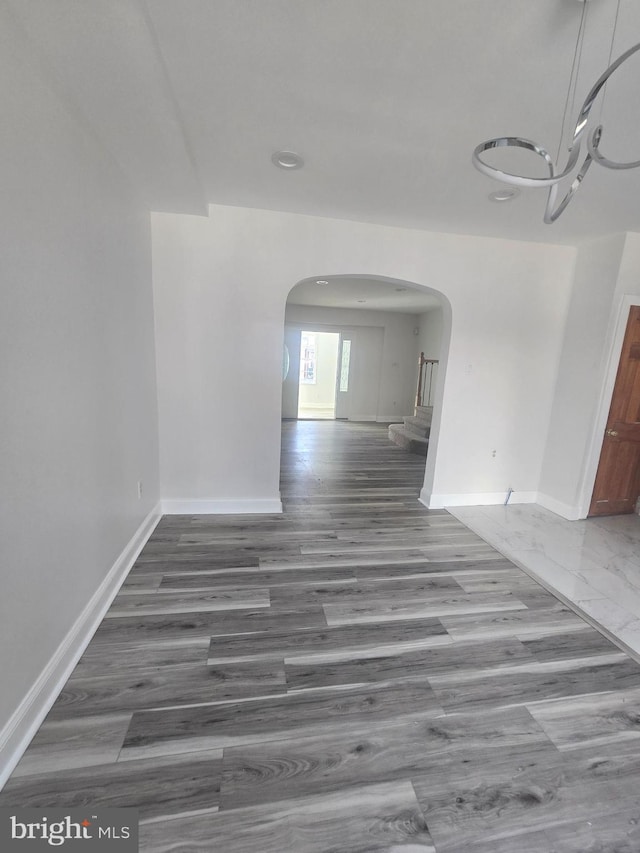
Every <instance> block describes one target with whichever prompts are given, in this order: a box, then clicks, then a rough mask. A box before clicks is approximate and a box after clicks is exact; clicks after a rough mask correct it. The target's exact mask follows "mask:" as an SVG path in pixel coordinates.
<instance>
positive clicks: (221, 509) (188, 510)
mask: <svg viewBox="0 0 640 853" xmlns="http://www.w3.org/2000/svg"><path fill="white" fill-rule="evenodd" d="M281 512H282V501H281V500H280V498H279V497H277V498H262V499H258V500H255V499H251V498H248V499H239V500H234V499H230V500H206V499H205V500H199V499H196V500H182V499H175V500H174V499H166V500H163V501H162V514H163V515H218V514H220V515H230V514H238V515H249V514H254V513H281Z"/></svg>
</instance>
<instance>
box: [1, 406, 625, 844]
mask: <svg viewBox="0 0 640 853" xmlns="http://www.w3.org/2000/svg"><path fill="white" fill-rule="evenodd" d="M423 475H424V458H420V457H418V456H414V455H412V454H409V453H406V452H405V451H403V450H402V449H400V448H399V447H397V446H396V445H394V444H392V443H390V442H389V441H388V439H387V430H386V426H384V425H381V424H375V423H343V422H329V421H326V422H311V421H308V422H287V423H284V424H283V450H282V464H281V490H282V498H283V505H284V513H283V514H282V515H256V516H230V515H227V516H223V515H219V516H165V517H164V518H163V519H162V521H161V522H160V524H159V526H158V528H157V529H156V531H155V532H154V534H153V536H152V537H151V539H150V541H149V543H148V544H147V546H146V547H145V549H144V550H143V552H142V554H141V555H140V557H139V558H138V560H137V562H136V564H135V566H134V568H133V569H132V571H131V573H130V574H129V576H128V578H127V580H126V581H125V583H124V585H123V587H122V589H121V591H120V593H119V594H118V596H117V597H116V599H115V600H114V602H113V604H112V607H111V609H110V611H109V612H108V614H107V617H106V618H105V619H104V621H103V622H102V624H101V626H100V627H99V629H98V631H97V633H96V635H95V636H94V638H93V640H92V641H91V643H90V645H89V647H88V648H87V651H86V653H85V654H84V656H83V658H82V659H81V661H80V663H79V664H78V666H77V668H76V670H75V671H74V673H73V675H72V677H71V678H70V680H69V682H68V683H67V685H66V687H65V689H64V690H63V692H62V694H61V695H60V697H59V699H58V701H57V702H56V704H55V705H54V707H53V708H52V710H51V712H50V714H49V716H48V718H47V720H46V721H45V723H44V725H43V726H42V728H41V730H40V732H39V733H38V735H37V736H36V738H35V739H34V741H33V743H32V745H31V746H30V748H29V749H28V751H27V753H26V754H25V756H24V758H23V760H22V761H21V763H20V764H19V765H18V768H17V769H16V771H15V773H14V774H13V776H12V777H11V779H10V781H9V782H8V783H7V785H6V787H5V789H4V791H3V792H2V793H1V794H0V806H24V807H26V806H38V807H47V806H62V807H65V808H67V807H71V806H78V805H87V806H96V807H98V806H103V807H107V806H109V807H114V806H129V807H135V808H137V809H139V812H140V818H141V825H140V841H141V843H140V849H141V850H143V851H154V853H161V851H196V850H202V851H207V853H209V851H212V853H218V851H219V853H377V852H378V851H379V853H382V851H386V853H463V851H464V853H515V851H527V853H552V851H553V853H584V852H585V851H587V850H592V851H618V853H632V851H634V850H638V849H640V798H639V796H638V793H637V792H638V790H639V789H640V784H639V783H640V714H639V713H638V707H639V705H640V665H639V664H638V663H636V662H635V661H633V660H631V659H630V658H629V657H628V656H627V655H626V654H625V653H624V652H622V651H621V650H620V649H618V648H617V647H616V646H614V645H612V643H610V642H609V640H607V639H606V638H604V637H603V636H602V635H601V634H600V633H599V632H598V631H597V630H595V629H594V628H593V627H591V626H590V625H588V624H587V623H585V622H584V620H583V619H581V618H580V617H579V616H577V615H576V614H575V613H574V612H573V611H572V610H571V609H570V608H569V607H568V606H566V604H564V603H562V602H560V601H558V600H557V599H556V598H555V597H554V596H553V595H551V594H550V593H549V592H548V591H546V590H545V589H544V588H542V587H541V586H540V585H539V584H538V583H536V582H535V581H534V580H532V579H531V578H530V577H529V576H528V575H527V574H525V573H524V572H522V571H521V570H520V569H518V568H516V567H515V566H514V565H513V564H512V563H511V562H510V561H509V560H507V559H506V558H505V557H503V556H502V555H501V554H499V553H498V552H496V551H495V550H494V548H493V547H491V546H490V545H488V544H486V543H485V542H484V541H483V540H482V539H481V538H480V537H479V536H478V535H477V534H476V533H474V532H472V531H471V530H469V529H468V528H467V527H465V526H464V525H463V524H462V523H461V522H460V521H459V520H458V519H456V518H454V517H453V515H451V514H450V513H448V512H446V511H444V510H436V511H429V510H427V509H425V508H424V507H423V506H422V505H421V504H420V503H419V502H418V500H417V496H418V492H419V489H420V487H421V485H422V482H423Z"/></svg>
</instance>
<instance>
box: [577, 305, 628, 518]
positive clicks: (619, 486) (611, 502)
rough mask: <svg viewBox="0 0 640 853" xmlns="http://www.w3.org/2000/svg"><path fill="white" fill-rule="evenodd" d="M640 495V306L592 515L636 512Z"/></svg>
mask: <svg viewBox="0 0 640 853" xmlns="http://www.w3.org/2000/svg"><path fill="white" fill-rule="evenodd" d="M639 496H640V306H634V307H632V308H631V310H630V312H629V320H628V322H627V330H626V332H625V336H624V343H623V345H622V353H621V355H620V364H619V365H618V373H617V376H616V384H615V386H614V389H613V397H612V399H611V408H610V409H609V417H608V419H607V427H606V430H605V434H604V440H603V443H602V451H601V453H600V462H599V463H598V473H597V474H596V482H595V485H594V487H593V496H592V498H591V506H590V507H589V515H619V514H622V513H625V512H633V510H634V507H635V503H636V499H637V498H638V497H639Z"/></svg>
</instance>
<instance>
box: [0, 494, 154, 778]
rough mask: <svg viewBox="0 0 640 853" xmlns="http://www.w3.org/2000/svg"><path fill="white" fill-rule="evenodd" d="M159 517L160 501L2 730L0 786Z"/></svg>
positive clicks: (60, 687) (101, 618)
mask: <svg viewBox="0 0 640 853" xmlns="http://www.w3.org/2000/svg"><path fill="white" fill-rule="evenodd" d="M160 518H161V514H160V504H159V503H158V504H157V505H156V506H155V507H154V508H153V509H152V510H151V512H150V513H149V514H148V515H147V517H146V518H145V519H144V521H143V522H142V524H141V525H140V527H138V529H137V530H136V532H135V533H134V534H133V536H132V537H131V539H130V540H129V542H128V543H127V545H126V546H125V548H124V549H123V551H122V552H121V554H120V556H119V557H118V559H117V560H116V561H115V563H114V564H113V565H112V566H111V568H110V569H109V571H108V573H107V575H106V577H105V578H104V580H103V581H102V583H101V584H100V586H99V587H98V589H97V590H96V591H95V592H94V594H93V595H92V597H91V599H90V600H89V602H88V603H87V605H86V607H85V608H84V609H83V611H82V613H81V614H80V615H79V616H78V618H77V619H76V621H75V622H74V624H73V625H72V626H71V628H70V630H69V631H68V633H67V635H66V637H65V638H64V640H63V641H62V642H61V643H60V645H59V646H58V648H57V649H56V650H55V652H54V653H53V655H52V657H51V658H50V660H49V662H48V664H47V665H46V666H45V668H44V669H43V670H42V672H41V673H40V675H39V677H38V679H37V680H36V681H35V683H34V684H33V685H32V687H31V689H30V690H29V692H28V693H27V695H26V696H25V697H24V699H23V700H22V702H21V703H20V705H19V706H18V707H17V708H16V710H15V711H14V713H13V714H12V715H11V717H10V719H9V721H8V722H7V723H6V725H5V726H4V728H3V729H2V731H0V789H1V788H2V787H3V785H4V784H5V782H6V781H7V779H8V778H9V776H10V775H11V773H12V772H13V770H14V768H15V766H16V764H17V763H18V761H20V759H21V758H22V755H23V753H24V751H25V750H26V748H27V747H28V746H29V744H30V742H31V740H32V739H33V736H34V735H35V733H36V732H37V730H38V729H39V728H40V725H41V724H42V721H43V720H44V718H45V717H46V716H47V714H48V713H49V710H50V709H51V706H52V705H53V703H54V702H55V701H56V699H57V698H58V695H59V693H60V691H61V690H62V688H63V687H64V685H65V684H66V682H67V679H68V678H69V676H70V675H71V673H72V671H73V669H74V668H75V666H76V664H77V663H78V661H79V660H80V658H81V657H82V654H83V652H84V650H85V649H86V647H87V646H88V645H89V642H90V640H91V638H92V637H93V635H94V634H95V632H96V629H97V628H98V625H99V624H100V623H101V622H102V620H103V618H104V615H105V613H106V612H107V610H108V609H109V607H110V606H111V602H112V601H113V599H114V598H115V596H116V594H117V592H118V590H119V589H120V587H121V585H122V582H123V580H124V579H125V577H126V576H127V574H128V572H129V570H130V568H131V567H132V566H133V564H134V562H135V561H136V559H137V557H138V554H139V553H140V551H142V549H143V548H144V546H145V544H146V543H147V540H148V539H149V537H150V536H151V534H152V533H153V531H154V530H155V528H156V525H157V524H158V522H159V521H160Z"/></svg>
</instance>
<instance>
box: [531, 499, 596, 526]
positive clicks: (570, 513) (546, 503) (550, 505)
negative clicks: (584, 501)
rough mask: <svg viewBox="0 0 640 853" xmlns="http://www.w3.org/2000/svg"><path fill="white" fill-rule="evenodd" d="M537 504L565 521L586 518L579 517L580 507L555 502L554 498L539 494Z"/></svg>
mask: <svg viewBox="0 0 640 853" xmlns="http://www.w3.org/2000/svg"><path fill="white" fill-rule="evenodd" d="M537 503H538V504H539V506H541V507H543V508H544V509H548V510H549V511H550V512H555V514H556V515H559V516H561V517H562V518H566V519H567V521H578V520H579V519H581V518H586V516H584V515H580V507H578V506H571V505H570V504H565V503H563V502H562V501H557V500H556V499H555V498H552V497H549V495H543V494H542V493H541V492H539V493H538V500H537Z"/></svg>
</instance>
